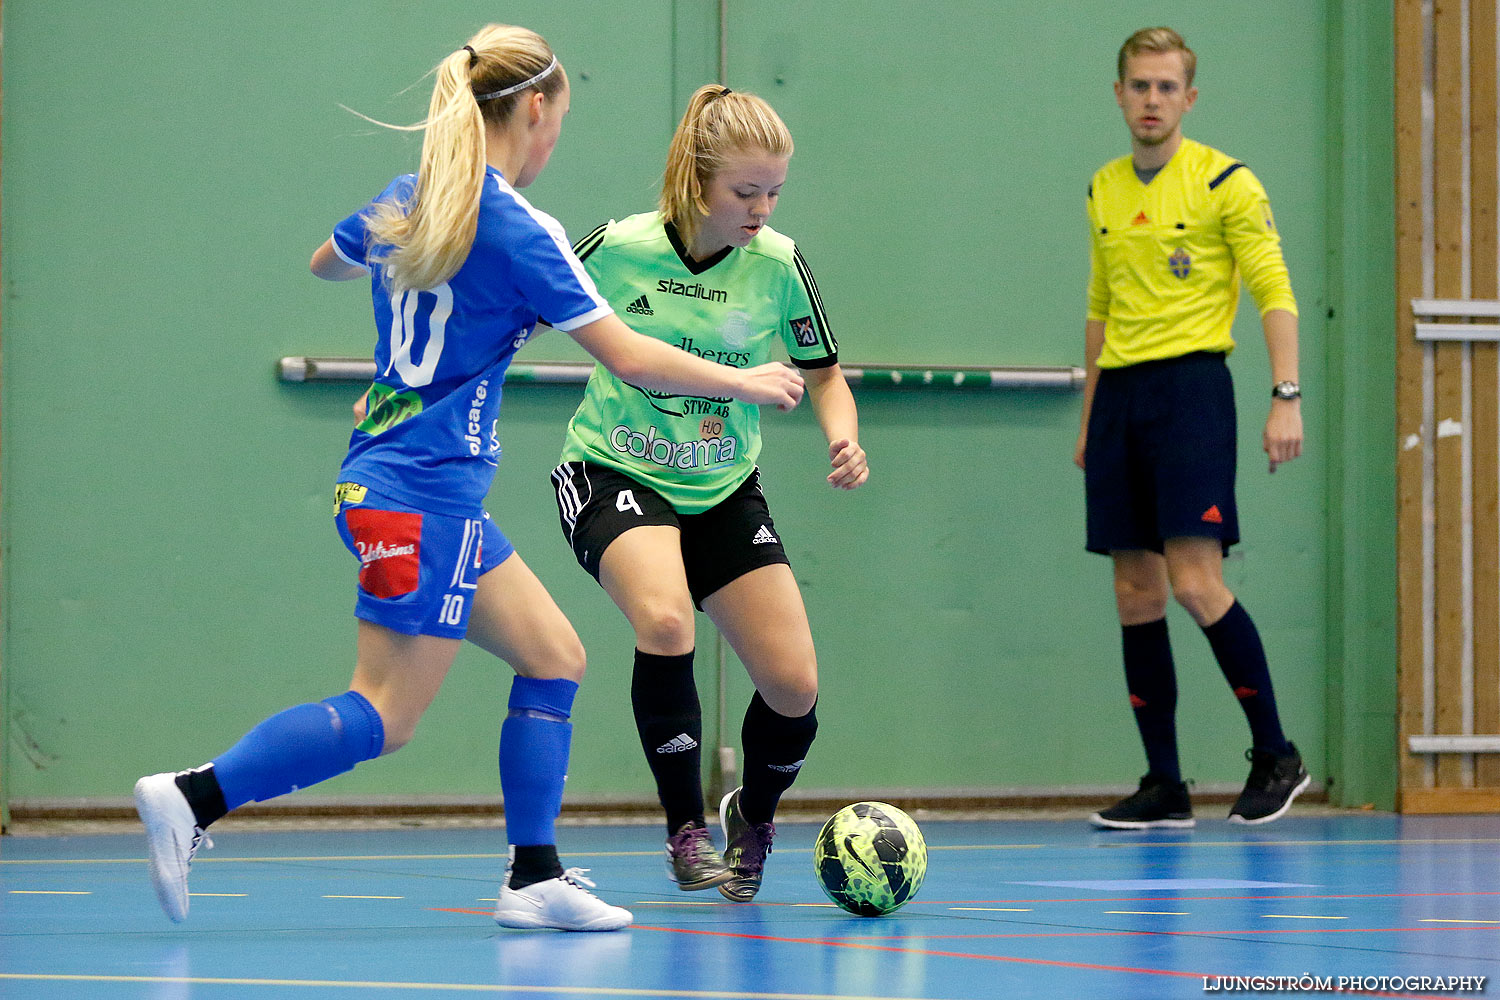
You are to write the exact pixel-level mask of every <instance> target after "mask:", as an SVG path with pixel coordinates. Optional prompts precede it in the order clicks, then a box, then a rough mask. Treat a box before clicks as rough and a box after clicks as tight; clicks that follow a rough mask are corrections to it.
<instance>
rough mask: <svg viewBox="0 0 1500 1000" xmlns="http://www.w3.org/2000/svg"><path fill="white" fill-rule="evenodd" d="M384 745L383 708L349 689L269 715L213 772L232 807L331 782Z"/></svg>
mask: <svg viewBox="0 0 1500 1000" xmlns="http://www.w3.org/2000/svg"><path fill="white" fill-rule="evenodd" d="M384 748H385V724H384V723H383V722H381V720H380V713H379V712H377V711H376V710H375V706H374V705H371V704H370V703H369V702H368V701H367V700H365V697H364V695H361V694H360V693H359V692H357V691H345V692H344V693H343V694H341V695H337V696H335V697H333V698H325V699H323V700H322V701H320V702H317V703H316V704H307V705H297V706H295V707H294V708H288V709H286V710H285V711H282V712H278V713H276V714H275V715H273V716H271V717H270V718H269V719H266V720H265V721H264V722H262V723H261V724H260V725H258V726H256V727H255V728H254V729H252V730H250V731H249V732H248V733H246V734H245V735H244V736H242V737H241V738H240V741H239V742H238V743H236V744H235V745H234V746H232V747H230V748H229V749H228V750H226V751H224V752H223V753H222V754H220V755H219V756H218V757H215V758H214V760H213V777H214V778H215V779H216V781H217V784H218V786H219V788H220V790H221V793H222V795H223V805H224V810H225V812H228V811H229V810H231V809H237V808H239V807H240V806H242V805H244V804H245V803H246V802H252V801H254V802H264V801H265V800H267V799H274V798H275V797H276V796H278V795H285V794H286V793H287V792H294V791H296V790H297V789H299V788H307V787H308V786H309V785H316V784H317V783H318V782H320V781H327V780H328V779H329V778H332V777H333V776H334V775H337V774H343V773H344V772H345V771H350V770H353V769H354V765H355V764H358V763H359V762H360V761H365V760H370V759H372V758H375V757H379V756H380V751H381V750H383V749H384ZM178 787H179V788H181V787H182V785H181V783H179V784H178ZM186 791H187V790H185V792H186ZM189 802H190V803H191V802H192V799H189ZM196 811H197V810H196V807H195V809H194V812H195V814H196ZM221 815H222V814H221ZM215 818H217V817H215ZM199 825H200V826H201V825H203V824H202V823H200V824H199Z"/></svg>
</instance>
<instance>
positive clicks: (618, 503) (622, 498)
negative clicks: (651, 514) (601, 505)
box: [615, 490, 646, 517]
mask: <svg viewBox="0 0 1500 1000" xmlns="http://www.w3.org/2000/svg"><path fill="white" fill-rule="evenodd" d="M615 510H617V511H619V512H620V513H622V514H623V513H624V512H625V511H627V510H633V511H635V512H636V513H637V514H639V515H640V516H641V517H645V516H646V512H645V511H643V510H641V505H640V504H638V503H636V502H635V493H634V492H632V491H631V490H621V491H620V492H618V493H616V494H615Z"/></svg>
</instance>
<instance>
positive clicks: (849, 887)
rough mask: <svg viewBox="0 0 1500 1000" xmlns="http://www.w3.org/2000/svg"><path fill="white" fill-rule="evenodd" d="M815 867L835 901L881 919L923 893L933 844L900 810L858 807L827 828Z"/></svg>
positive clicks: (837, 816) (848, 809) (867, 804)
mask: <svg viewBox="0 0 1500 1000" xmlns="http://www.w3.org/2000/svg"><path fill="white" fill-rule="evenodd" d="M813 867H814V869H815V870H816V871H817V873H818V884H819V885H821V886H822V887H823V891H824V892H825V893H827V894H828V898H829V899H831V900H833V901H834V902H835V903H837V904H838V905H839V906H841V907H843V908H844V909H846V910H848V911H849V912H850V913H853V914H856V915H858V916H861V917H878V916H881V915H883V914H886V913H890V912H891V911H893V910H898V909H900V908H901V907H902V906H903V905H905V904H906V903H907V901H909V900H910V899H911V898H912V897H913V896H915V895H916V894H917V890H918V889H920V888H922V879H923V878H925V877H926V876H927V842H926V841H925V840H923V839H922V831H921V830H919V829H917V824H916V823H914V822H912V818H911V817H910V816H908V815H906V813H904V812H902V811H901V810H900V809H897V808H896V807H895V806H893V805H888V804H887V803H885V802H856V803H854V804H853V805H849V806H845V807H844V808H842V809H840V810H839V811H838V812H836V813H834V814H833V816H832V817H831V818H830V819H829V820H828V822H827V823H824V824H823V829H822V831H821V832H819V834H818V841H817V843H816V845H814V847H813Z"/></svg>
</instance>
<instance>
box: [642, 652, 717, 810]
mask: <svg viewBox="0 0 1500 1000" xmlns="http://www.w3.org/2000/svg"><path fill="white" fill-rule="evenodd" d="M630 706H631V708H632V709H633V710H634V712H635V728H636V732H638V733H639V734H640V737H641V749H642V750H644V751H646V763H647V764H649V765H650V767H651V776H652V777H653V778H655V779H656V797H657V798H658V799H660V800H661V805H662V808H663V809H665V810H666V812H667V836H669V837H670V836H671V835H672V834H674V833H676V832H677V831H678V830H679V829H680V828H681V827H682V825H683V824H684V823H688V822H691V821H694V820H696V821H697V822H700V823H701V822H703V748H702V746H701V744H702V743H703V709H702V707H701V706H700V705H699V703H698V686H697V683H696V682H695V681H694V679H693V651H692V650H689V651H688V652H686V653H683V654H681V655H679V656H660V655H658V654H656V653H643V652H641V651H640V650H639V649H637V650H636V651H635V669H634V671H633V672H632V673H631V677H630Z"/></svg>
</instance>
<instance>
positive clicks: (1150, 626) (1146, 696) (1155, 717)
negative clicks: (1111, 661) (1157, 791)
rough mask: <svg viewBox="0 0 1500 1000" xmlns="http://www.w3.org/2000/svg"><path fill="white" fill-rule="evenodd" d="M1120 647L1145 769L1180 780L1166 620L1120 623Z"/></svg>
mask: <svg viewBox="0 0 1500 1000" xmlns="http://www.w3.org/2000/svg"><path fill="white" fill-rule="evenodd" d="M1120 647H1121V650H1122V652H1123V653H1124V656H1125V686H1126V688H1127V689H1128V690H1129V691H1130V706H1131V708H1132V709H1134V711H1135V726H1136V728H1137V729H1139V730H1140V732H1141V744H1142V745H1143V746H1144V747H1145V748H1146V766H1147V769H1148V770H1150V772H1151V773H1152V774H1155V775H1158V776H1159V777H1162V778H1165V779H1167V780H1169V781H1181V780H1182V772H1181V770H1180V769H1179V767H1178V763H1177V719H1176V715H1177V674H1176V671H1175V670H1174V669H1173V666H1172V641H1171V639H1170V638H1169V637H1168V635H1167V620H1166V619H1165V618H1159V619H1157V620H1156V621H1154V622H1144V623H1142V624H1140V625H1121V626H1120Z"/></svg>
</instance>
